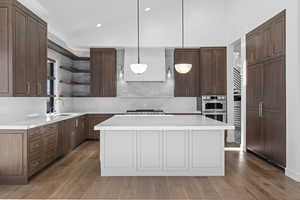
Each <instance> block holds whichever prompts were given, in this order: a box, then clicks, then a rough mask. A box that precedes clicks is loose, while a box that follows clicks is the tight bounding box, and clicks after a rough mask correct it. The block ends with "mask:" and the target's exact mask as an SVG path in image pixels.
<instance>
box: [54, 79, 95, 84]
mask: <svg viewBox="0 0 300 200" xmlns="http://www.w3.org/2000/svg"><path fill="white" fill-rule="evenodd" d="M59 82H60V83H64V84H68V85H91V83H88V82H87V83H83V82H77V81H64V80H60V81H59Z"/></svg>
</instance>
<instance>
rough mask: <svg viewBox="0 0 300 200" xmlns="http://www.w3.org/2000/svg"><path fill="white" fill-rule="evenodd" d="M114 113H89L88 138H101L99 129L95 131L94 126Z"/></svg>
mask: <svg viewBox="0 0 300 200" xmlns="http://www.w3.org/2000/svg"><path fill="white" fill-rule="evenodd" d="M112 116H113V115H88V129H89V130H88V136H87V139H91V140H95V139H99V131H95V130H94V127H95V126H96V125H97V124H99V123H101V122H103V121H105V120H107V119H109V118H111V117H112Z"/></svg>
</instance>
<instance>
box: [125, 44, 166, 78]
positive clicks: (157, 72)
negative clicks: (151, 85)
mask: <svg viewBox="0 0 300 200" xmlns="http://www.w3.org/2000/svg"><path fill="white" fill-rule="evenodd" d="M140 51H141V62H142V63H145V64H147V65H148V68H147V71H146V72H145V73H143V74H135V73H134V72H132V71H131V69H130V65H131V64H133V63H136V62H137V60H136V59H137V49H136V48H125V55H124V57H125V58H124V59H125V60H124V80H125V81H126V82H164V81H166V53H165V48H142V49H141V50H140Z"/></svg>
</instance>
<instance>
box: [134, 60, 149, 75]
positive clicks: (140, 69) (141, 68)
mask: <svg viewBox="0 0 300 200" xmlns="http://www.w3.org/2000/svg"><path fill="white" fill-rule="evenodd" d="M147 68H148V65H147V64H140V63H139V64H131V65H130V69H131V71H133V73H135V74H139V75H140V74H143V73H145V72H146V71H147Z"/></svg>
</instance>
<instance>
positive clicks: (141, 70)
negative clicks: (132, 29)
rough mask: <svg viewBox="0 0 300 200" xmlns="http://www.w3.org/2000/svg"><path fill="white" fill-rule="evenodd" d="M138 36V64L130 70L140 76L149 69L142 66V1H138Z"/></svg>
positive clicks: (144, 65)
mask: <svg viewBox="0 0 300 200" xmlns="http://www.w3.org/2000/svg"><path fill="white" fill-rule="evenodd" d="M137 36H138V37H137V49H138V58H137V61H138V62H137V63H135V64H131V65H130V69H131V71H132V72H133V73H135V74H138V75H140V74H143V73H145V72H146V70H147V68H148V65H147V64H141V62H140V61H141V58H140V0H137Z"/></svg>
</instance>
